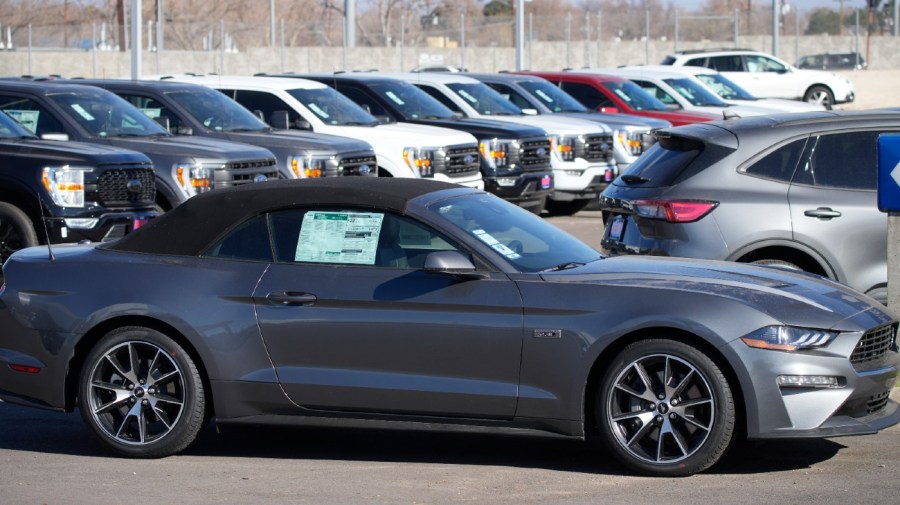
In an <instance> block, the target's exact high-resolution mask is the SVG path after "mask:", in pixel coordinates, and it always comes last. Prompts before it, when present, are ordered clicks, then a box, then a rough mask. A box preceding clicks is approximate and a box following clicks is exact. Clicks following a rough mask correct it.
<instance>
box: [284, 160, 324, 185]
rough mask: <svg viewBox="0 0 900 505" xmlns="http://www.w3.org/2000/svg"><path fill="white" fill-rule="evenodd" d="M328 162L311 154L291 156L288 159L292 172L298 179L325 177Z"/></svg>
mask: <svg viewBox="0 0 900 505" xmlns="http://www.w3.org/2000/svg"><path fill="white" fill-rule="evenodd" d="M326 163H327V160H326V159H323V158H313V157H312V156H311V155H301V156H291V157H290V158H289V159H288V166H289V167H290V168H291V174H293V176H294V177H295V178H297V179H312V178H316V177H325V164H326Z"/></svg>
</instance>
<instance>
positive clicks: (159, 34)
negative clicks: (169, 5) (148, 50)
mask: <svg viewBox="0 0 900 505" xmlns="http://www.w3.org/2000/svg"><path fill="white" fill-rule="evenodd" d="M163 23H165V18H164V17H163V0H156V53H157V54H159V53H160V52H161V51H162V50H163V48H164V47H165V44H164V39H165V34H166V31H165V30H164V29H163V26H164V25H163Z"/></svg>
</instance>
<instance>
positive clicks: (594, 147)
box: [575, 135, 613, 161]
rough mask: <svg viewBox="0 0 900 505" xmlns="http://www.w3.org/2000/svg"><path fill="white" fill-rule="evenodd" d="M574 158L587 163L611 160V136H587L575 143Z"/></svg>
mask: <svg viewBox="0 0 900 505" xmlns="http://www.w3.org/2000/svg"><path fill="white" fill-rule="evenodd" d="M575 157H576V158H584V159H586V160H588V161H608V160H611V159H612V158H613V144H612V136H611V135H589V136H587V137H584V140H582V139H579V140H578V142H576V143H575Z"/></svg>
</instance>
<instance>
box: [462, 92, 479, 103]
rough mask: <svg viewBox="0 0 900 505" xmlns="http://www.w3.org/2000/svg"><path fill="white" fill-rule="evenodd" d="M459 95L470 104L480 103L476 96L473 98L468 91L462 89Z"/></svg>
mask: <svg viewBox="0 0 900 505" xmlns="http://www.w3.org/2000/svg"><path fill="white" fill-rule="evenodd" d="M458 93H459V96H461V97H463V98H465V99H466V100H468V101H469V102H470V103H478V99H477V98H475V97H474V96H472V95H471V94H470V93H469V92H468V91H466V90H464V89H461V90H459V91H458Z"/></svg>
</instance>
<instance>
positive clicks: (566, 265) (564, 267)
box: [541, 261, 586, 272]
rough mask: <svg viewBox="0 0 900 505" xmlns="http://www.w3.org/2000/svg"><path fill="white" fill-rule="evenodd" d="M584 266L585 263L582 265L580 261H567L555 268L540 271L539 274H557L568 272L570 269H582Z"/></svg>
mask: <svg viewBox="0 0 900 505" xmlns="http://www.w3.org/2000/svg"><path fill="white" fill-rule="evenodd" d="M585 264H586V263H583V262H580V261H567V262H565V263H560V264H559V265H556V266H555V267H552V268H548V269H546V270H541V272H558V271H560V270H568V269H570V268H578V267H583V266H584V265H585Z"/></svg>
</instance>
